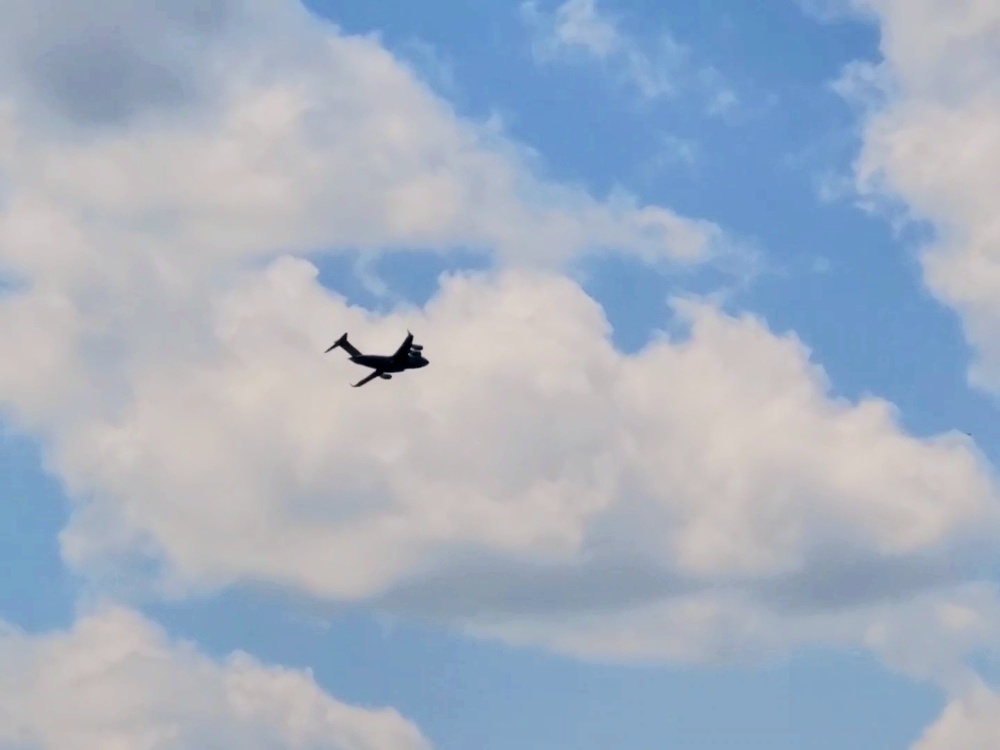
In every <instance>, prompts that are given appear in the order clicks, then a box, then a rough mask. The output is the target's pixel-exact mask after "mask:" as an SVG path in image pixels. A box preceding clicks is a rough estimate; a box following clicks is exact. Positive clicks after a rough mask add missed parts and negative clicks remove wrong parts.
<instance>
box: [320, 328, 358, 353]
mask: <svg viewBox="0 0 1000 750" xmlns="http://www.w3.org/2000/svg"><path fill="white" fill-rule="evenodd" d="M338 346H339V347H340V348H342V349H343V350H344V351H346V352H347V353H348V354H350V355H351V356H352V357H357V356H360V355H361V352H359V351H358V350H357V348H355V346H354V344H352V343H351V342H350V341H348V340H347V334H346V333H345V334H344V335H343V336H341V337H340V338H339V339H337V340H336V341H334V342H333V344H332V345H331V346H330V348H329V349H327V350H326V352H323V353H324V354H326V353H327V352H332V351H333V350H334V349H336V348H337V347H338Z"/></svg>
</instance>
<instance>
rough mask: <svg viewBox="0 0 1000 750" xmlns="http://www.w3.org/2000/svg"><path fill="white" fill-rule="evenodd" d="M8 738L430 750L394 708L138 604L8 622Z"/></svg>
mask: <svg viewBox="0 0 1000 750" xmlns="http://www.w3.org/2000/svg"><path fill="white" fill-rule="evenodd" d="M0 745H2V746H4V747H31V748H37V750H168V749H170V748H190V747H239V748H246V750H314V749H315V750H318V748H336V750H429V748H430V743H429V742H428V741H427V740H426V739H425V738H424V737H423V736H422V735H421V733H420V731H419V730H418V729H417V728H416V727H415V726H414V725H413V724H411V723H409V722H408V721H407V720H405V719H404V718H402V717H401V716H400V715H399V714H398V713H397V712H395V711H393V710H391V709H377V710H375V709H363V708H359V707H355V706H349V705H346V704H344V703H341V702H339V701H337V700H335V699H334V698H331V697H330V696H329V695H327V694H326V693H325V692H324V691H323V690H322V689H321V688H320V687H319V685H317V684H316V682H315V681H314V680H313V677H312V675H311V674H310V673H309V672H308V671H302V670H293V669H286V668H282V667H274V666H269V665H265V664H261V663H260V662H258V661H257V660H256V659H254V658H253V657H251V656H249V655H247V654H244V653H241V652H237V653H234V654H232V655H230V656H229V657H228V658H226V659H224V660H223V661H221V662H218V661H215V660H213V659H211V658H209V657H208V656H205V655H204V654H202V653H200V652H199V651H197V650H196V649H195V648H194V647H193V646H192V645H191V644H189V643H185V642H177V641H172V640H171V639H169V638H168V637H167V635H166V634H165V633H164V632H163V631H162V630H161V629H160V628H159V627H157V626H155V625H153V624H152V623H150V622H148V621H146V620H145V619H143V618H142V617H141V616H139V615H138V614H136V613H135V612H132V611H130V610H126V609H121V608H103V609H101V610H99V611H97V612H95V613H93V614H91V615H88V616H86V617H83V618H82V619H80V620H79V621H77V622H76V623H75V624H74V626H73V628H72V629H71V630H69V631H65V632H52V633H47V634H41V635H33V634H29V633H25V632H22V631H19V630H17V629H14V628H12V627H9V626H4V627H2V628H0Z"/></svg>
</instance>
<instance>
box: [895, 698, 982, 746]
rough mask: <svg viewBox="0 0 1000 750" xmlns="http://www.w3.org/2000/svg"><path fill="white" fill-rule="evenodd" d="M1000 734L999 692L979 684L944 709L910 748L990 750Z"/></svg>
mask: <svg viewBox="0 0 1000 750" xmlns="http://www.w3.org/2000/svg"><path fill="white" fill-rule="evenodd" d="M998 737H1000V695H998V694H997V693H995V692H993V691H991V690H990V689H988V688H987V687H986V686H985V685H978V686H976V687H975V688H974V689H972V690H970V691H968V692H967V693H966V694H964V695H962V696H961V697H958V698H956V699H955V700H953V701H952V702H951V703H949V704H948V706H947V707H946V708H945V711H944V713H943V714H942V715H941V717H940V718H939V719H938V720H937V721H936V722H935V723H934V724H933V726H931V727H930V728H929V729H928V730H927V731H926V732H925V733H924V734H923V736H922V737H921V738H920V739H919V740H918V741H917V743H916V744H915V745H914V746H913V750H992V748H995V747H996V745H997V738H998Z"/></svg>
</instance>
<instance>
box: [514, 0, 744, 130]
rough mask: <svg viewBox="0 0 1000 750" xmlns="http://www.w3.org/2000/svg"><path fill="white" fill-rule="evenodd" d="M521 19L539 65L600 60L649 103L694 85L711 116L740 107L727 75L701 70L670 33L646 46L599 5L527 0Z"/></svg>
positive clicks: (575, 0) (570, 0)
mask: <svg viewBox="0 0 1000 750" xmlns="http://www.w3.org/2000/svg"><path fill="white" fill-rule="evenodd" d="M521 17H522V19H523V20H524V22H525V23H526V24H527V25H528V26H529V27H530V29H531V31H532V36H533V38H532V51H533V53H534V55H535V58H536V60H538V61H539V62H542V63H552V62H555V61H561V60H572V59H574V58H582V59H593V60H596V61H598V62H599V63H601V64H602V65H604V66H605V67H606V68H607V69H608V71H609V72H611V73H612V74H613V75H615V76H616V77H619V78H620V79H621V80H623V81H624V82H625V83H627V84H628V85H630V86H634V87H635V88H636V89H637V90H638V92H639V93H640V95H641V96H642V97H643V98H645V99H658V98H661V97H672V96H676V95H677V94H678V93H679V92H680V91H682V90H686V89H688V88H689V87H692V86H693V87H695V88H697V89H699V90H700V93H701V94H703V95H704V96H705V97H706V99H707V102H706V107H707V110H708V112H709V113H710V114H726V113H727V112H729V111H730V110H732V108H733V107H734V106H736V105H737V103H738V97H737V95H736V93H735V92H734V91H733V90H732V88H731V87H730V86H729V85H728V84H727V83H726V81H725V80H724V79H723V77H722V75H721V74H720V73H719V72H718V71H717V70H715V69H714V68H712V67H710V66H701V67H698V66H696V65H695V64H694V63H693V62H692V60H691V51H690V50H689V49H688V48H687V47H686V46H684V45H683V44H681V43H679V42H678V41H677V40H676V39H674V38H673V37H672V36H671V35H670V34H669V33H666V32H663V33H661V34H660V35H659V37H658V39H657V43H656V45H647V44H644V43H642V42H641V41H639V40H638V39H635V38H633V37H632V36H630V35H629V34H627V33H626V32H624V31H623V30H622V29H621V27H620V23H619V21H620V19H618V18H617V17H615V16H613V15H610V14H608V13H605V12H603V11H602V10H600V9H599V8H598V7H597V2H596V0H566V2H564V3H563V4H562V5H560V6H559V7H557V8H556V9H555V10H554V11H543V10H541V9H540V8H539V5H538V2H537V0H525V2H522V3H521ZM647 48H648V49H647Z"/></svg>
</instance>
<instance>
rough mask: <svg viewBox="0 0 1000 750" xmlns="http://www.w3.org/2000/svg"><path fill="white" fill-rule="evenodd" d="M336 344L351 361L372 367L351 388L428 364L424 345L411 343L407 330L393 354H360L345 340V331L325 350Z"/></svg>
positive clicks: (389, 377)
mask: <svg viewBox="0 0 1000 750" xmlns="http://www.w3.org/2000/svg"><path fill="white" fill-rule="evenodd" d="M338 346H339V347H341V348H342V349H344V350H345V351H347V353H348V354H350V355H351V362H353V363H354V364H356V365H362V366H364V367H370V368H372V371H373V372H372V373H371V374H370V375H366V376H365V377H364V378H362V379H361V380H359V381H358V382H357V383H354V384H353V385H352V388H358V387H359V386H362V385H364V384H365V383H367V382H368V381H370V380H374V379H375V378H382V379H383V380H391V379H392V375H390V373H395V372H403V371H404V370H416V369H419V368H421V367H427V365H429V364H430V362H428V361H427V359H426V358H425V357H424V355H423V353H422V351H423V348H424V347H422V346H420V344H414V343H413V334H412V333H410V332H409V331H407V332H406V339H404V341H403V343H402V344H400V346H399V348H398V349H397V350H396V352H395V353H394V354H362V353H361V352H359V351H358V350H357V348H356V347H355V346H354V344H352V343H351V342H350V341H348V340H347V334H346V333H345V334H344V335H343V336H341V337H340V338H339V339H337V340H336V341H334V342H333V345H332V346H331V347H330V348H329V349H327V350H326V351H327V352H332V351H333V350H334V349H336V348H337V347H338ZM325 353H326V352H324V354H325Z"/></svg>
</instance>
